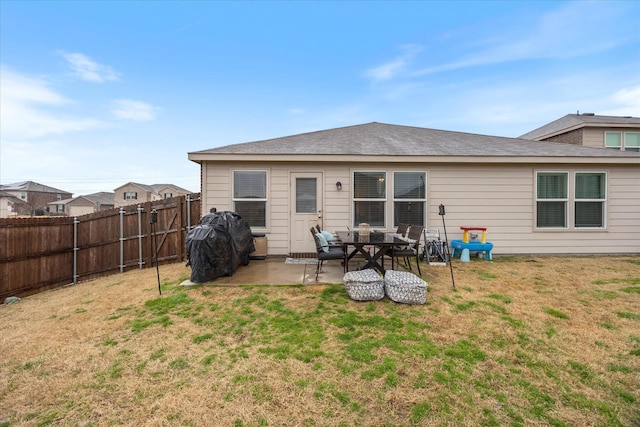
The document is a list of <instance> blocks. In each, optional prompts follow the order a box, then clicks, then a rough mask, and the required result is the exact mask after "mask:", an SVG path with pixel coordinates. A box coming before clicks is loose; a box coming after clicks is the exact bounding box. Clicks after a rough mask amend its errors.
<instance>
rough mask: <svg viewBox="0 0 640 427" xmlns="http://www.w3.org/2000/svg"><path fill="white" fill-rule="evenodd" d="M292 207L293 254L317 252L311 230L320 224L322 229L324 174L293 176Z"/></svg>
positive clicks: (299, 174) (295, 174)
mask: <svg viewBox="0 0 640 427" xmlns="http://www.w3.org/2000/svg"><path fill="white" fill-rule="evenodd" d="M291 205H292V206H291V218H290V221H289V227H290V230H291V252H292V253H305V252H307V253H310V252H315V251H316V245H315V241H314V240H313V236H312V235H311V233H310V231H309V229H310V228H311V227H315V226H316V225H318V224H319V225H320V227H322V215H323V212H322V173H320V172H304V173H303V172H298V173H292V174H291Z"/></svg>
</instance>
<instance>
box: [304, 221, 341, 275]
mask: <svg viewBox="0 0 640 427" xmlns="http://www.w3.org/2000/svg"><path fill="white" fill-rule="evenodd" d="M309 231H310V232H311V235H312V236H313V240H314V242H315V243H316V256H317V257H318V263H317V264H316V282H317V281H318V274H320V270H322V266H323V264H324V262H325V261H329V260H332V259H339V260H342V266H343V270H344V272H345V273H346V271H347V253H346V251H345V250H344V247H343V246H342V244H336V243H332V244H330V243H328V242H326V241H324V242H322V241H321V240H320V237H318V236H319V235H321V234H320V233H318V232H317V230H316V228H315V227H311V228H310V229H309Z"/></svg>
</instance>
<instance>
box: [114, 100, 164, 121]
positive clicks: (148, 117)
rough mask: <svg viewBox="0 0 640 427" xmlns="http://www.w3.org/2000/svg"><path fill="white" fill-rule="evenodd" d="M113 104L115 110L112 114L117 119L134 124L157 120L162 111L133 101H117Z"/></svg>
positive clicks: (144, 103)
mask: <svg viewBox="0 0 640 427" xmlns="http://www.w3.org/2000/svg"><path fill="white" fill-rule="evenodd" d="M112 104H113V106H114V108H113V109H112V110H111V112H112V114H113V115H114V116H115V117H117V118H118V119H122V120H132V121H134V122H148V121H152V120H155V118H156V114H157V113H158V112H159V111H160V109H159V108H158V107H154V106H153V105H151V104H147V103H146V102H141V101H134V100H131V99H116V100H114V101H112Z"/></svg>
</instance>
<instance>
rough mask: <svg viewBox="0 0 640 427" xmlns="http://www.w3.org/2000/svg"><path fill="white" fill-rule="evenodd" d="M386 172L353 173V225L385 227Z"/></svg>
mask: <svg viewBox="0 0 640 427" xmlns="http://www.w3.org/2000/svg"><path fill="white" fill-rule="evenodd" d="M386 181H387V174H386V172H354V173H353V212H354V218H353V226H354V227H357V226H358V225H359V224H360V223H363V222H365V223H367V224H369V225H370V226H371V227H385V206H386V201H387V182H386Z"/></svg>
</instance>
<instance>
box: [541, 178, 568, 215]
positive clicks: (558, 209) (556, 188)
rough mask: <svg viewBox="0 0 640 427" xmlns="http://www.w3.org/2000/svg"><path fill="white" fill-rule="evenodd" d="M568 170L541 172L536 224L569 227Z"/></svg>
mask: <svg viewBox="0 0 640 427" xmlns="http://www.w3.org/2000/svg"><path fill="white" fill-rule="evenodd" d="M568 176H569V174H568V173H567V172H539V173H538V176H537V179H536V182H537V184H536V185H537V190H536V226H537V227H538V228H566V227H567V201H568V199H567V195H568V182H569V181H568Z"/></svg>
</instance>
